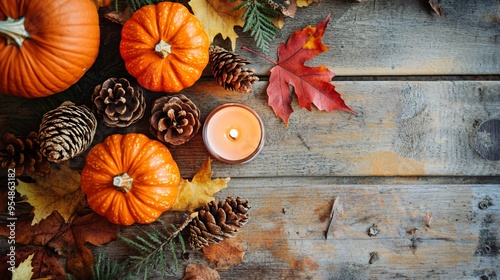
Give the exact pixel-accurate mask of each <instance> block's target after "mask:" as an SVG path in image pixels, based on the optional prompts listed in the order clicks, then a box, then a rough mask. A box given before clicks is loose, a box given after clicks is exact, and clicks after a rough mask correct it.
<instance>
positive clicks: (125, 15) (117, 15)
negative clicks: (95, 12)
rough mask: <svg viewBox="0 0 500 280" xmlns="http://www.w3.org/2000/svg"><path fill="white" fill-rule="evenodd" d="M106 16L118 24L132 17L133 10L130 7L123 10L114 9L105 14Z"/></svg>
mask: <svg viewBox="0 0 500 280" xmlns="http://www.w3.org/2000/svg"><path fill="white" fill-rule="evenodd" d="M104 17H105V18H107V19H109V20H110V21H112V22H114V23H118V24H121V25H123V24H125V22H126V21H127V20H129V19H130V18H131V17H132V11H131V10H130V9H129V8H125V10H123V11H119V12H117V11H112V12H109V13H107V14H105V15H104Z"/></svg>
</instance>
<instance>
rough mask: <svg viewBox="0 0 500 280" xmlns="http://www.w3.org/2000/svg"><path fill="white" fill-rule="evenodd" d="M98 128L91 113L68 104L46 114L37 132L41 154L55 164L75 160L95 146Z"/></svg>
mask: <svg viewBox="0 0 500 280" xmlns="http://www.w3.org/2000/svg"><path fill="white" fill-rule="evenodd" d="M96 128H97V120H96V118H95V117H94V114H93V113H92V111H90V110H89V109H88V108H87V107H86V106H76V105H75V104H73V103H72V102H70V101H66V102H64V103H63V104H61V106H59V107H57V108H56V109H54V110H52V111H49V112H47V113H45V114H44V115H43V118H42V123H41V124H40V129H39V131H38V137H39V139H40V148H41V150H40V151H41V152H42V155H44V156H46V157H47V159H48V160H49V161H52V162H61V161H65V160H68V159H70V158H73V157H75V156H77V155H79V154H81V153H83V152H84V151H85V150H86V149H87V148H88V147H89V146H90V144H92V140H93V139H94V134H95V131H96Z"/></svg>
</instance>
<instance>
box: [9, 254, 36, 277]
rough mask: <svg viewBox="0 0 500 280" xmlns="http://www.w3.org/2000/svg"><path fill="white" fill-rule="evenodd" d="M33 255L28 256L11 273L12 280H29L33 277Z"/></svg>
mask: <svg viewBox="0 0 500 280" xmlns="http://www.w3.org/2000/svg"><path fill="white" fill-rule="evenodd" d="M34 255H35V253H33V254H31V255H29V256H28V257H27V258H26V259H25V260H24V261H22V262H21V263H20V264H19V266H17V267H16V268H15V269H14V270H13V271H12V280H26V279H31V277H32V276H33V271H32V270H33V266H31V260H32V259H33V256H34Z"/></svg>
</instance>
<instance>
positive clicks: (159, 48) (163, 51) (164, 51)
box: [155, 40, 172, 58]
mask: <svg viewBox="0 0 500 280" xmlns="http://www.w3.org/2000/svg"><path fill="white" fill-rule="evenodd" d="M155 53H156V54H157V55H159V56H160V57H161V58H165V57H167V56H168V55H169V54H171V53H172V46H171V45H170V44H169V43H167V42H165V41H163V40H160V42H158V44H156V46H155Z"/></svg>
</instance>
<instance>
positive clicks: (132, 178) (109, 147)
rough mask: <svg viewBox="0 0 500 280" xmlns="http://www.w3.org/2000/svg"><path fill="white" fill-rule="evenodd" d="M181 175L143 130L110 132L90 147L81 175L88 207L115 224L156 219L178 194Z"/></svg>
mask: <svg viewBox="0 0 500 280" xmlns="http://www.w3.org/2000/svg"><path fill="white" fill-rule="evenodd" d="M180 180H181V177H180V173H179V169H178V167H177V164H176V162H175V161H174V159H173V158H172V155H171V154H170V151H169V150H168V148H167V147H165V146H164V145H163V144H162V143H160V142H159V141H156V140H151V139H149V138H148V137H147V136H146V135H144V134H138V133H129V134H126V135H121V134H114V135H111V136H109V137H107V138H106V139H105V140H104V141H103V142H102V143H100V144H97V145H96V146H94V147H93V148H92V149H91V151H90V152H89V154H88V155H87V158H86V164H85V167H84V168H83V170H82V174H81V185H82V190H83V192H84V193H85V194H86V195H87V201H88V204H89V205H90V207H91V208H92V209H93V210H94V211H95V212H96V213H98V214H100V215H102V216H105V217H106V218H107V219H108V220H109V221H110V222H112V223H115V224H119V225H126V226H127V225H131V224H133V223H140V224H146V223H151V222H153V221H155V220H156V219H157V218H158V217H159V216H160V215H161V214H162V213H163V212H165V211H167V210H168V209H170V208H171V207H172V205H173V204H174V202H175V201H176V199H177V195H178V187H179V183H180Z"/></svg>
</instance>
